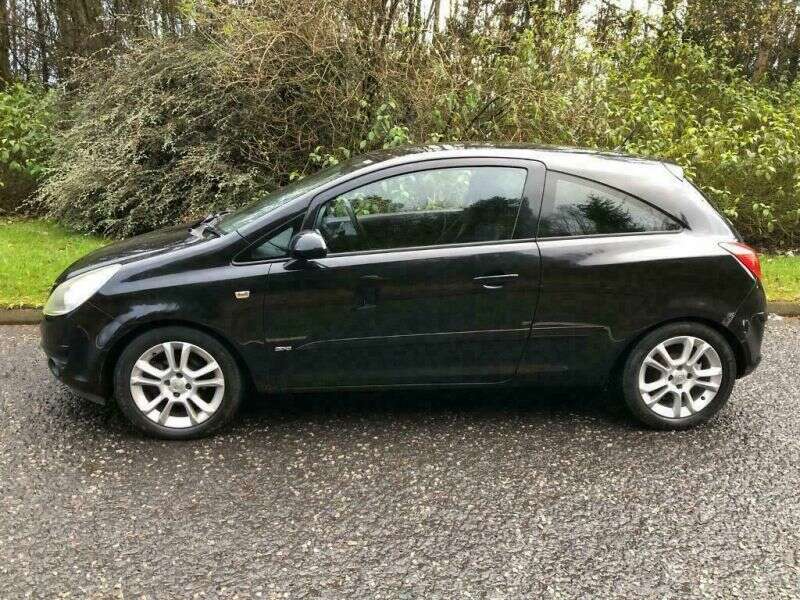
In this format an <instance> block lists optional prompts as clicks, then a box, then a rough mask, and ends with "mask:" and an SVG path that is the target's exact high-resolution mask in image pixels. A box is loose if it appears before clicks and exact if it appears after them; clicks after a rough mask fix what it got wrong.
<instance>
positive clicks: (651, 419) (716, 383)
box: [622, 322, 736, 429]
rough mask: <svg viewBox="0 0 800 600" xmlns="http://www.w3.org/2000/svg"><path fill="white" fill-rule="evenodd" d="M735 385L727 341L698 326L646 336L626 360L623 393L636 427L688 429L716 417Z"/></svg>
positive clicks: (681, 325)
mask: <svg viewBox="0 0 800 600" xmlns="http://www.w3.org/2000/svg"><path fill="white" fill-rule="evenodd" d="M735 379H736V357H735V356H734V354H733V350H732V349H731V347H730V345H729V344H728V342H727V340H725V338H724V337H723V336H722V335H721V334H720V333H719V332H717V331H716V330H714V329H712V328H711V327H708V326H706V325H702V324H700V323H691V322H684V323H672V324H669V325H665V326H664V327H660V328H658V329H656V330H655V331H653V332H651V333H649V334H648V335H646V336H645V337H644V338H643V339H642V340H641V341H640V342H639V343H638V344H636V346H635V347H634V348H633V350H632V352H631V353H630V355H629V356H628V360H627V361H626V363H625V367H624V371H623V376H622V387H623V390H622V391H623V394H624V398H625V403H626V404H627V405H628V408H629V409H630V410H631V412H632V413H633V414H634V416H636V417H637V418H638V419H639V420H640V421H642V422H644V423H645V424H647V425H649V426H651V427H654V428H657V429H687V428H689V427H693V426H694V425H697V424H699V423H702V422H703V421H706V420H707V419H709V418H711V417H712V416H713V415H714V414H716V413H717V412H718V411H719V410H720V409H721V408H722V407H723V406H724V405H725V403H726V402H727V401H728V397H729V396H730V395H731V391H732V390H733V382H734V380H735Z"/></svg>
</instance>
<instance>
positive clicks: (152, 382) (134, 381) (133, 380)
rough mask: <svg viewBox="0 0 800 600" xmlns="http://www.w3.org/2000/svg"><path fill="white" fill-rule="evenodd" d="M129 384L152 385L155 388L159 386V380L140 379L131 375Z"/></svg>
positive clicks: (140, 377)
mask: <svg viewBox="0 0 800 600" xmlns="http://www.w3.org/2000/svg"><path fill="white" fill-rule="evenodd" d="M131 384H132V385H153V386H157V385H160V384H161V380H160V379H152V378H150V377H142V376H140V375H132V376H131Z"/></svg>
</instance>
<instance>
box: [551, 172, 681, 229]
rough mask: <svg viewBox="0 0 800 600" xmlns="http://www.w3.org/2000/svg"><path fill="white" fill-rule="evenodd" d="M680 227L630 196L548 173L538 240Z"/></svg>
mask: <svg viewBox="0 0 800 600" xmlns="http://www.w3.org/2000/svg"><path fill="white" fill-rule="evenodd" d="M548 207H549V209H548ZM680 228H681V226H680V224H679V223H678V222H677V221H675V220H674V219H672V218H671V217H670V216H668V215H666V214H665V213H663V212H661V211H660V210H658V209H656V208H653V207H652V206H650V205H649V204H646V203H644V202H642V201H641V200H638V199H636V198H633V197H632V196H628V195H627V194H623V193H622V192H619V191H617V190H613V189H611V188H608V187H606V186H604V185H602V184H599V183H595V182H593V181H588V180H586V179H581V178H579V177H571V176H569V175H562V174H561V173H549V174H548V181H547V188H546V191H545V211H544V214H543V215H542V220H541V222H540V224H539V237H556V236H572V235H592V234H603V233H606V234H615V233H636V232H645V231H672V230H676V229H680Z"/></svg>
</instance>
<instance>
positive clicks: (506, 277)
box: [472, 273, 519, 290]
mask: <svg viewBox="0 0 800 600" xmlns="http://www.w3.org/2000/svg"><path fill="white" fill-rule="evenodd" d="M517 277H519V274H518V273H500V274H498V275H481V276H480V277H473V279H472V281H474V282H475V283H477V284H479V285H481V286H483V287H484V288H486V289H487V290H499V289H500V288H502V287H503V286H504V285H505V284H506V282H508V281H513V280H514V279H516V278H517Z"/></svg>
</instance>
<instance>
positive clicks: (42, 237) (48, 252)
mask: <svg viewBox="0 0 800 600" xmlns="http://www.w3.org/2000/svg"><path fill="white" fill-rule="evenodd" d="M106 243H108V240H105V239H103V238H99V237H93V236H88V235H82V234H79V233H74V232H72V231H69V230H68V229H65V228H63V227H61V226H60V225H58V224H56V223H53V222H50V221H41V220H25V221H23V220H4V219H0V309H3V308H26V307H29V308H37V307H39V306H42V305H43V304H44V302H45V300H47V294H48V293H49V291H50V286H52V284H53V280H54V279H55V278H56V277H58V275H59V273H61V271H63V270H64V269H65V268H66V267H67V266H69V265H70V264H71V263H72V262H74V261H75V260H77V259H78V258H80V257H81V256H83V255H84V254H86V253H88V252H91V251H92V250H94V249H95V248H99V247H100V246H102V245H103V244H106Z"/></svg>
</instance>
